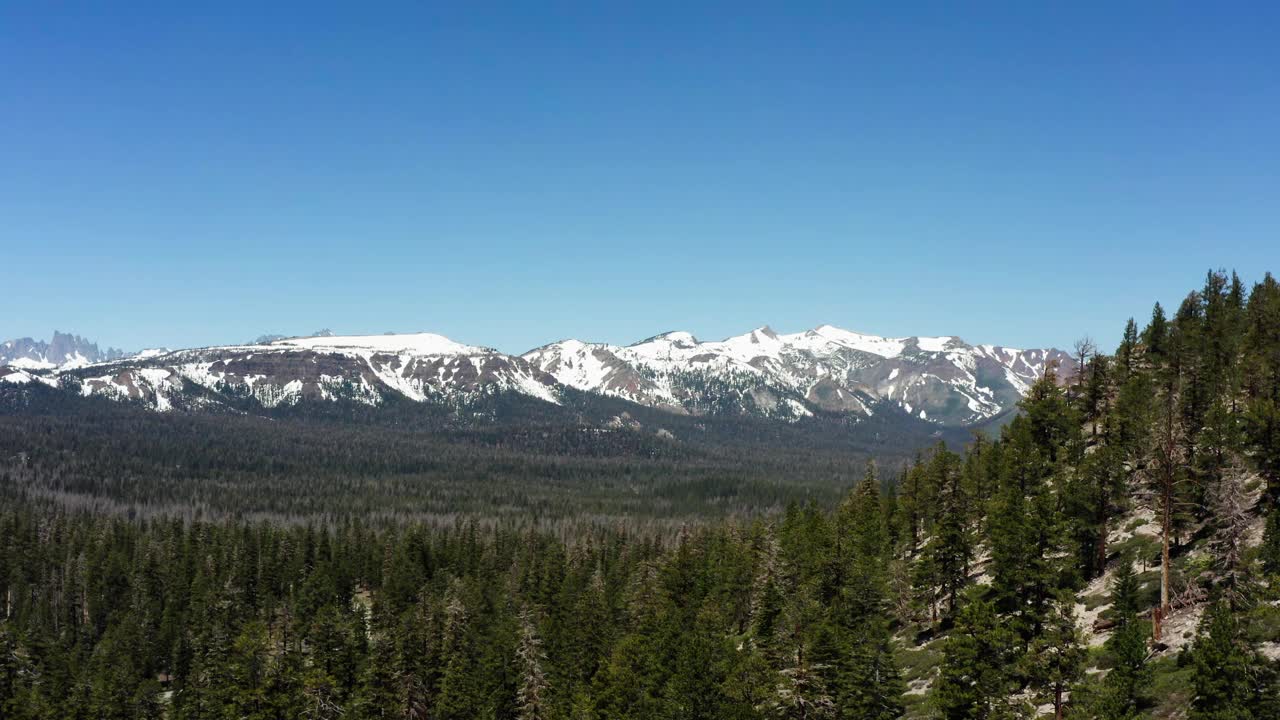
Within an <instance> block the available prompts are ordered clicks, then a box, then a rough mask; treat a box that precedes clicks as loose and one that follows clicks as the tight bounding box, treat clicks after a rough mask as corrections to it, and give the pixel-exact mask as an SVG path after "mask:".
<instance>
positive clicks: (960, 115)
mask: <svg viewBox="0 0 1280 720" xmlns="http://www.w3.org/2000/svg"><path fill="white" fill-rule="evenodd" d="M20 5H26V7H21V6H20ZM95 5H96V7H95ZM262 5H270V6H272V7H270V8H266V9H264V8H263V7H260V6H262ZM359 5H360V4H357V3H340V4H334V5H325V4H323V3H306V4H297V5H292V6H290V5H288V4H285V3H244V4H241V3H236V2H224V3H219V4H217V5H216V6H211V7H209V8H205V9H199V10H196V9H193V4H188V3H154V4H152V3H146V2H133V3H123V4H121V3H112V4H105V5H104V4H100V3H99V4H94V5H90V4H87V3H86V4H83V5H80V4H77V3H56V4H55V3H25V4H19V3H6V4H4V5H3V6H0V290H2V291H3V305H0V307H2V308H3V309H2V310H0V337H14V336H23V335H32V336H36V337H47V336H48V335H49V334H50V333H51V331H52V330H53V329H54V328H55V327H56V328H58V329H62V330H70V331H75V332H79V333H81V334H85V335H88V336H90V337H93V338H95V339H98V340H99V341H101V342H103V343H107V344H111V345H117V346H123V347H126V348H138V347H142V346H149V345H168V346H171V347H175V346H183V345H196V344H212V343H221V342H236V341H243V340H246V339H249V338H252V337H254V336H256V335H258V334H260V333H267V332H280V333H304V332H308V331H311V330H315V329H317V328H321V327H330V328H333V329H334V330H335V331H339V332H350V333H356V332H383V331H388V330H395V331H414V330H430V331H434V332H440V333H443V334H446V335H449V336H450V337H453V338H455V339H457V340H460V341H464V342H471V343H481V344H489V345H494V346H497V347H499V348H501V349H503V350H507V351H523V350H526V349H528V348H530V347H532V346H534V345H537V344H540V343H542V342H545V341H550V340H553V339H558V338H561V337H570V336H572V337H580V338H583V339H595V340H607V341H612V342H630V341H633V340H637V339H640V338H642V337H646V336H648V335H652V334H654V333H657V332H660V331H664V330H671V329H685V330H689V331H692V332H694V333H695V334H697V335H699V336H700V337H704V338H719V337H723V336H726V335H730V334H736V333H739V332H743V331H746V330H748V329H750V328H752V327H755V326H759V325H762V324H766V323H767V324H770V325H772V326H773V327H774V328H776V329H778V330H779V331H796V330H801V329H805V328H809V327H813V326H816V325H819V324H822V323H831V324H835V325H839V326H842V327H847V328H850V329H855V330H861V331H865V332H873V333H878V334H886V335H908V334H958V335H960V336H962V337H965V338H966V339H968V340H970V341H972V342H997V343H1003V344H1008V345H1021V346H1038V345H1049V344H1055V345H1059V346H1069V345H1070V343H1071V341H1072V340H1074V339H1075V338H1077V337H1079V336H1080V335H1082V334H1085V333H1089V334H1092V335H1093V336H1095V337H1096V338H1099V339H1101V340H1102V341H1103V342H1104V344H1106V345H1108V346H1109V345H1111V344H1112V343H1113V342H1114V340H1115V339H1117V338H1118V334H1119V331H1120V328H1121V326H1122V324H1123V321H1124V319H1125V318H1126V317H1128V316H1129V315H1136V316H1138V317H1139V318H1143V317H1144V316H1146V314H1147V313H1148V312H1149V310H1150V307H1151V303H1152V302H1153V301H1155V300H1157V299H1158V300H1161V301H1164V302H1166V304H1172V303H1176V302H1177V301H1178V300H1179V298H1180V297H1181V296H1182V295H1183V294H1184V293H1185V292H1186V291H1187V290H1189V289H1191V288H1192V287H1194V286H1196V285H1197V284H1198V283H1199V282H1200V281H1201V280H1202V278H1203V276H1204V273H1205V271H1206V270H1207V269H1209V268H1210V267H1227V268H1237V269H1239V270H1240V272H1241V273H1242V275H1243V276H1244V277H1245V278H1246V279H1247V280H1250V281H1253V280H1257V279H1260V277H1261V275H1262V273H1263V272H1264V271H1265V270H1272V271H1280V233H1278V232H1277V229H1278V228H1280V132H1278V131H1277V129H1278V128H1280V71H1278V70H1280V9H1277V7H1276V6H1275V5H1274V4H1271V3H1256V4H1252V5H1233V4H1231V3H1212V4H1205V3H1197V4H1185V5H1179V4H1172V3H1159V4H1157V3H1150V4H1141V3H1132V4H1130V3H1124V4H1122V3H1107V4H1096V5H1095V4H1092V3H1072V4H1069V5H1067V4H1059V5H1062V7H1056V8H1049V7H1047V6H1048V5H1049V4H1047V3H1008V4H1003V5H986V4H981V3H966V4H964V7H963V8H960V7H958V6H957V4H955V3H937V4H931V3H918V4H912V8H911V9H909V10H908V9H904V8H902V7H899V6H901V5H905V4H903V3H865V4H864V3H778V4H774V5H766V4H755V3H746V4H744V3H733V4H725V5H712V4H701V3H671V4H665V3H658V2H653V3H634V4H625V5H629V6H630V7H626V8H624V7H623V6H624V4H623V3H582V4H570V3H514V4H507V3H492V4H483V5H484V7H480V6H481V5H482V4H480V3H452V4H451V5H456V6H467V9H465V10H464V9H458V8H453V9H445V8H444V7H443V6H444V5H446V4H444V3H440V4H434V3H413V4H406V5H404V6H401V7H398V8H397V7H395V6H393V5H390V4H374V5H375V6H376V7H374V8H369V7H365V8H361V7H359ZM436 5H438V7H433V6H436ZM691 5H696V6H697V7H696V8H691V7H690V6H691ZM1032 5H1034V6H1036V7H1030V6H1032ZM1121 5H1123V7H1121ZM1042 6H1043V7H1042Z"/></svg>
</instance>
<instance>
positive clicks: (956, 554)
mask: <svg viewBox="0 0 1280 720" xmlns="http://www.w3.org/2000/svg"><path fill="white" fill-rule="evenodd" d="M958 465H959V458H958V457H956V456H955V455H954V454H953V453H950V452H948V451H947V450H946V449H945V448H939V449H938V452H937V454H936V455H935V456H934V458H933V460H932V461H931V462H930V468H931V475H933V476H934V478H935V480H934V482H935V483H936V484H937V486H938V488H939V513H938V521H937V524H936V525H935V526H934V533H933V538H932V540H931V541H930V543H929V546H928V548H927V549H926V553H927V554H928V555H929V569H930V570H932V573H931V574H932V575H933V577H932V578H930V580H931V581H932V580H936V582H937V584H938V588H939V592H940V594H941V595H942V597H943V598H945V600H946V604H947V612H946V614H947V617H951V616H952V615H954V614H955V611H956V603H957V601H958V598H959V596H960V593H961V592H962V591H963V590H964V588H965V585H966V584H967V583H968V580H969V565H970V563H971V562H972V560H973V553H974V539H973V533H972V528H971V521H970V514H971V502H970V498H969V496H968V494H967V493H966V492H965V486H964V483H963V478H962V475H961V473H960V468H959V467H958Z"/></svg>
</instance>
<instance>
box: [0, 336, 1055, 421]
mask: <svg viewBox="0 0 1280 720" xmlns="http://www.w3.org/2000/svg"><path fill="white" fill-rule="evenodd" d="M58 337H70V336H59V335H55V340H57V338H58ZM76 340H79V338H76ZM16 342H21V341H10V343H5V344H4V345H3V346H0V347H2V348H5V349H6V352H9V350H10V348H12V347H16ZM93 350H94V352H95V353H96V352H97V349H96V346H93ZM109 352H115V353H118V351H109ZM62 357H64V356H63V355H55V356H52V357H51V356H50V354H49V353H48V352H46V353H45V354H44V355H40V356H39V358H40V359H41V360H42V362H36V361H35V360H32V359H30V356H27V355H23V356H18V357H17V359H13V357H12V355H4V356H0V382H4V383H8V384H11V385H14V384H16V385H25V384H28V383H33V382H34V383H40V384H44V385H49V386H52V387H57V388H61V389H63V390H67V391H70V392H75V393H78V394H80V395H83V396H104V397H109V398H113V399H120V400H133V401H137V402H141V403H144V404H145V405H147V406H148V407H151V408H153V409H156V410H162V411H163V410H170V409H175V408H179V409H194V408H200V407H209V406H216V405H231V404H236V405H238V406H242V405H243V404H244V403H245V402H248V403H251V404H257V405H259V406H262V407H264V408H275V407H279V406H282V405H296V404H298V403H302V402H306V401H344V402H355V403H363V404H367V405H374V406H376V405H380V404H382V403H384V402H387V401H388V400H389V399H392V398H395V399H408V400H413V401H417V402H435V403H444V404H450V405H454V406H458V407H462V406H465V405H466V404H467V403H469V402H471V401H473V400H475V399H477V398H479V397H482V396H493V395H498V394H503V393H514V394H516V395H519V396H525V397H528V398H533V399H536V400H539V401H543V402H547V403H552V404H561V403H562V402H564V401H565V399H566V397H567V396H568V395H569V394H573V393H581V394H586V395H587V396H591V395H606V396H612V397H615V398H619V399H622V400H625V401H628V402H631V403H637V404H641V405H646V406H650V407H654V408H658V409H661V410H666V411H669V412H673V413H680V414H689V415H755V416H763V417H769V418H777V419H781V420H796V419H799V418H803V417H807V416H812V415H815V414H835V415H840V416H843V417H850V418H853V419H855V420H856V419H858V418H863V417H868V416H870V415H872V414H874V413H875V412H876V411H877V409H879V408H882V407H885V406H886V405H891V406H896V407H897V408H901V410H903V411H905V412H906V413H908V414H910V415H911V416H913V417H917V418H919V419H921V420H925V421H929V422H933V423H939V424H943V425H952V426H961V425H970V424H974V423H978V422H982V421H984V420H987V419H990V418H992V417H995V416H997V415H1000V414H1002V413H1004V412H1006V411H1007V410H1009V409H1010V408H1012V407H1013V406H1014V405H1016V403H1017V401H1018V400H1019V399H1020V398H1021V397H1022V395H1023V394H1024V393H1025V392H1026V390H1027V388H1028V387H1030V385H1031V383H1033V382H1034V381H1035V380H1036V379H1037V378H1039V377H1041V376H1042V375H1043V374H1044V372H1045V369H1046V367H1047V366H1048V365H1049V364H1055V365H1056V366H1057V367H1058V372H1059V374H1060V375H1062V376H1064V377H1070V376H1071V374H1072V373H1073V372H1074V369H1073V362H1072V359H1071V357H1070V356H1069V355H1068V354H1067V353H1064V352H1062V351H1060V350H1053V349H1043V350H1016V349H1012V348H1004V347H999V346H993V345H976V346H975V345H969V344H967V343H965V342H964V341H962V340H960V339H959V338H956V337H903V338H883V337H877V336H874V335H864V334H861V333H856V332H851V331H848V330H842V329H840V328H836V327H832V326H830V325H823V326H820V327H817V328H814V329H813V330H808V331H805V332H800V333H793V334H782V335H780V334H778V333H775V332H774V331H773V330H771V329H769V328H768V327H762V328H758V329H756V330H752V331H751V332H748V333H746V334H743V335H738V336H735V337H731V338H727V339H725V340H720V341H712V342H703V341H700V340H698V339H697V338H695V337H694V336H693V335H691V334H690V333H687V332H668V333H663V334H661V335H657V336H654V337H652V338H649V339H647V340H642V341H640V342H637V343H634V344H632V345H627V346H619V345H609V344H605V343H588V342H582V341H580V340H562V341H560V342H555V343H551V344H549V345H545V346H543V347H540V348H537V349H534V350H530V351H529V352H527V353H524V354H523V355H507V354H504V353H501V352H499V351H497V350H494V349H492V348H487V347H480V346H475V345H465V344H462V343H458V342H454V341H453V340H450V339H449V338H446V337H444V336H441V335H436V334H432V333H416V334H400V335H392V334H388V335H363V336H334V335H317V336H312V337H297V338H278V339H277V338H271V339H268V338H263V339H262V341H260V342H255V343H251V344H246V345H231V346H219V347H207V348H194V349H185V350H175V351H168V350H151V351H144V352H142V353H139V354H136V355H133V356H129V357H101V358H100V361H98V362H93V361H91V360H89V358H88V356H87V355H85V354H84V353H83V352H82V353H80V355H79V356H78V357H74V358H73V359H72V360H71V361H69V362H54V360H56V359H60V358H62ZM65 357H72V356H65ZM24 358H27V359H25V360H24ZM82 359H83V360H86V361H87V362H82ZM4 366H7V367H4Z"/></svg>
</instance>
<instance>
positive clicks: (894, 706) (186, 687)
mask: <svg viewBox="0 0 1280 720" xmlns="http://www.w3.org/2000/svg"><path fill="white" fill-rule="evenodd" d="M1121 324H1122V325H1124V332H1123V340H1122V342H1121V343H1120V345H1119V347H1118V348H1116V350H1115V351H1114V352H1113V353H1109V354H1108V353H1102V352H1099V351H1097V349H1096V348H1093V347H1092V346H1091V344H1089V343H1087V342H1082V343H1081V344H1080V346H1079V348H1078V352H1079V354H1080V359H1081V360H1082V361H1083V362H1082V363H1081V365H1082V370H1081V371H1080V372H1079V373H1076V374H1074V375H1073V376H1071V377H1058V376H1057V375H1056V374H1055V373H1054V372H1053V371H1052V370H1051V371H1049V372H1047V373H1046V374H1045V375H1044V377H1042V378H1041V379H1040V380H1039V381H1038V382H1037V383H1036V384H1035V386H1034V387H1033V388H1032V389H1031V391H1030V392H1029V393H1028V395H1027V396H1026V398H1025V399H1024V400H1023V402H1022V405H1021V409H1020V412H1019V413H1018V414H1017V416H1016V417H1013V418H1012V419H1011V420H1009V421H1008V422H1006V423H1003V424H1002V425H1001V426H1000V427H998V428H994V427H993V428H989V429H988V430H987V431H986V432H978V433H975V434H974V435H973V436H972V437H971V438H969V439H967V440H963V439H957V438H954V437H942V438H936V439H935V440H936V443H935V444H933V445H932V446H931V447H930V448H928V449H927V450H924V451H921V452H919V453H918V454H916V455H915V456H914V457H913V458H910V456H908V457H909V459H906V460H903V459H902V458H903V452H902V448H901V447H898V446H894V445H892V444H890V446H888V447H887V448H885V449H886V450H889V451H887V452H885V453H883V454H881V453H877V452H876V448H866V447H863V448H841V447H840V446H839V445H838V443H834V442H827V441H825V440H824V441H823V442H811V443H808V444H805V443H801V442H791V440H792V439H794V438H795V437H798V436H794V435H791V434H784V435H783V436H782V437H781V438H780V439H775V440H776V441H774V442H770V443H768V444H764V443H759V442H751V441H743V442H739V443H733V442H730V441H728V440H722V441H717V442H715V443H691V442H687V441H685V442H681V441H679V440H672V441H666V440H662V439H660V438H654V437H652V436H647V435H640V434H631V433H626V432H620V433H611V434H599V433H588V432H585V431H583V430H581V429H573V430H556V429H554V428H542V429H539V430H538V431H537V432H536V433H530V434H528V435H525V436H518V438H517V436H511V435H503V436H501V437H497V436H486V435H485V434H484V433H479V434H475V433H454V434H452V435H446V434H445V433H433V434H424V433H422V432H415V431H411V430H406V429H400V428H396V427H387V426H383V425H377V424H360V423H344V422H341V421H339V420H336V419H328V420H323V421H315V422H301V421H297V422H294V421H289V420H287V419H282V418H247V417H230V416H216V417H202V416H198V415H189V416H188V415H177V416H158V415H154V414H153V415H147V414H144V413H141V412H136V411H134V410H132V409H130V408H128V407H110V406H108V405H107V404H103V403H93V402H89V401H86V402H85V403H83V404H77V405H75V406H74V407H60V408H41V407H39V406H33V405H32V404H31V401H30V396H24V401H23V402H24V403H25V404H24V405H23V406H22V407H17V406H14V405H12V404H11V405H8V406H5V410H4V412H3V416H2V417H0V463H3V464H0V468H2V469H0V498H2V499H3V509H0V602H2V603H3V612H2V615H0V717H3V718H6V719H13V720H28V719H33V718H85V719H88V718H172V719H174V720H185V719H197V718H227V719H231V718H236V719H239V718H255V719H256V718H315V719H319V718H326V719H336V718H361V719H363V718H420V719H426V718H430V719H433V720H454V719H458V720H460V719H463V718H494V719H498V718H501V719H508V718H519V719H520V720H535V719H553V718H554V719H559V718H565V719H574V720H578V719H583V720H587V719H599V720H605V719H608V718H662V719H665V718H670V719H672V720H674V719H677V718H679V719H684V718H798V719H799V718H803V719H806V720H818V719H823V718H831V719H834V718H846V719H850V720H855V719H863V718H866V719H870V720H878V719H881V718H898V717H910V718H935V717H936V718H947V719H961V718H975V719H976V718H1034V717H1058V718H1061V717H1068V718H1100V719H1105V720H1121V719H1128V718H1175V717H1190V718H1195V719H1206V720H1207V719H1210V718H1212V719H1215V720H1216V719H1222V720H1225V719H1227V718H1243V719H1246V720H1247V719H1258V720H1263V719H1266V718H1280V675H1278V670H1280V668H1278V666H1277V662H1276V659H1277V658H1280V512H1274V508H1275V506H1276V504H1277V502H1280V284H1278V283H1277V282H1276V280H1275V279H1274V278H1273V277H1272V276H1270V275H1267V276H1266V277H1265V279H1264V280H1262V281H1261V282H1259V283H1257V284H1255V285H1253V286H1252V287H1246V285H1245V284H1244V283H1243V282H1242V281H1241V280H1240V279H1239V278H1238V277H1236V276H1235V275H1234V274H1227V273H1225V272H1211V273H1209V275H1208V277H1207V278H1206V281H1205V284H1204V286H1203V287H1202V288H1201V289H1199V290H1197V291H1195V292H1192V293H1190V294H1189V295H1188V296H1187V297H1186V299H1185V300H1184V301H1183V302H1182V303H1181V304H1180V305H1179V306H1178V307H1177V308H1176V309H1173V310H1172V312H1169V313H1166V311H1165V309H1164V308H1162V307H1161V306H1160V305H1156V306H1155V308H1154V310H1153V312H1152V314H1151V317H1150V318H1149V320H1146V321H1145V322H1144V323H1143V325H1142V326H1139V324H1138V323H1136V322H1134V321H1133V320H1130V321H1129V322H1128V323H1127V324H1124V323H1121ZM50 397H53V396H52V395H51V396H50ZM60 402H61V401H60ZM887 430H888V428H887ZM760 432H765V431H764V430H760ZM770 432H772V431H770ZM824 432H834V431H832V430H830V429H828V430H825V431H824ZM677 437H679V433H677ZM513 438H517V439H513ZM876 457H879V462H877V461H876V459H875V458H876Z"/></svg>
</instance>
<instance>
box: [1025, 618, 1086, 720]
mask: <svg viewBox="0 0 1280 720" xmlns="http://www.w3.org/2000/svg"><path fill="white" fill-rule="evenodd" d="M1073 603H1074V598H1072V597H1071V596H1070V593H1067V594H1066V595H1065V596H1064V597H1060V598H1058V599H1057V600H1056V601H1055V602H1054V603H1053V605H1052V608H1051V611H1050V613H1049V616H1048V618H1047V619H1046V621H1045V625H1044V630H1043V631H1042V632H1041V633H1040V634H1039V635H1038V636H1036V638H1035V639H1034V640H1032V642H1031V646H1030V647H1029V648H1028V650H1027V654H1026V656H1025V658H1024V659H1023V662H1024V665H1025V672H1026V675H1027V677H1028V678H1029V680H1030V682H1031V686H1032V687H1034V688H1037V689H1040V690H1042V691H1045V692H1048V693H1049V696H1050V701H1051V702H1052V703H1053V712H1054V717H1055V718H1057V720H1062V716H1063V706H1064V697H1065V695H1066V693H1067V692H1068V691H1069V690H1070V689H1071V687H1072V685H1074V684H1075V683H1076V682H1077V681H1079V679H1080V677H1081V676H1082V675H1083V674H1084V663H1085V659H1086V657H1087V651H1086V650H1085V648H1084V644H1083V642H1082V639H1081V636H1080V630H1079V629H1078V628H1077V627H1076V620H1075V613H1074V612H1073Z"/></svg>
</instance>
